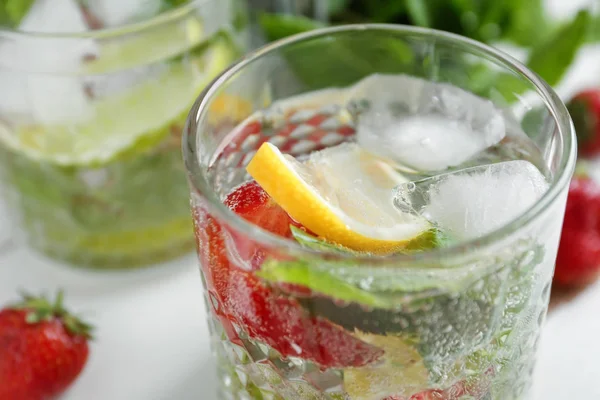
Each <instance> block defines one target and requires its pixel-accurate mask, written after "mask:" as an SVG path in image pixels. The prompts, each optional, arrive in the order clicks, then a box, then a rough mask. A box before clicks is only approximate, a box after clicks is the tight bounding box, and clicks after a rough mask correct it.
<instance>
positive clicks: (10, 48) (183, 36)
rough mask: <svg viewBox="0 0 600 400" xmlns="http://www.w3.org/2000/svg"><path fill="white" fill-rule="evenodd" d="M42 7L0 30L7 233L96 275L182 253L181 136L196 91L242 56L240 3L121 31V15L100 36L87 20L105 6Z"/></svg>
mask: <svg viewBox="0 0 600 400" xmlns="http://www.w3.org/2000/svg"><path fill="white" fill-rule="evenodd" d="M48 3H49V2H47V1H38V2H35V3H34V4H33V5H32V7H31V9H30V10H29V12H28V14H27V15H26V16H25V17H24V19H23V21H22V22H21V24H20V25H19V27H18V28H14V29H12V30H10V29H5V30H1V31H0V86H2V88H3V89H2V92H3V94H2V96H1V98H0V177H1V179H2V184H3V186H4V188H3V189H4V192H5V196H4V198H5V201H6V203H7V205H6V207H7V209H8V214H10V215H11V217H12V218H11V219H12V220H13V221H14V223H13V227H12V229H11V230H10V231H9V232H8V233H7V235H8V236H9V237H10V238H11V239H12V241H15V240H16V239H15V238H17V237H18V238H19V240H20V239H23V240H24V241H26V242H27V243H29V244H30V245H31V246H32V247H33V248H35V249H37V250H39V251H41V252H43V253H45V254H47V255H49V256H51V257H53V258H56V259H58V260H61V261H67V262H69V263H71V264H73V265H75V266H85V267H94V268H132V267H139V266H144V265H149V264H153V263H156V262H159V261H162V260H167V259H170V258H173V257H177V256H179V255H181V254H183V253H184V252H188V251H191V250H192V248H193V244H194V240H193V231H192V226H191V223H190V217H189V207H188V205H187V203H188V189H187V183H186V178H185V170H184V167H183V162H182V159H181V147H180V141H181V132H182V129H183V125H184V123H185V118H186V115H187V112H188V111H189V108H190V107H191V105H192V104H193V102H194V99H195V98H196V97H197V96H198V94H199V93H200V92H201V90H202V89H203V88H204V85H206V84H207V83H208V82H210V80H211V79H212V78H214V77H215V76H216V75H217V74H218V73H219V72H221V70H223V69H224V68H225V67H226V66H227V65H228V64H229V63H231V62H233V61H234V60H235V59H236V58H237V57H238V56H239V55H241V54H242V52H243V51H245V50H246V43H247V37H246V36H247V34H246V31H247V30H246V25H247V16H246V12H245V9H244V3H243V2H241V1H238V0H195V1H190V2H187V3H185V4H183V5H181V6H178V7H175V8H173V9H170V10H168V11H164V12H160V10H158V11H157V10H154V11H156V13H155V14H151V13H152V12H154V11H153V10H148V9H144V10H143V12H144V13H146V12H147V13H148V14H151V15H149V16H147V17H146V18H142V17H141V16H140V17H139V18H138V17H135V18H132V19H131V21H130V22H127V23H117V22H118V21H117V20H114V21H113V20H112V19H115V18H121V17H122V16H123V15H122V14H123V13H125V14H126V13H127V7H125V5H123V8H121V9H120V10H112V12H113V14H111V13H108V14H107V16H106V17H107V19H106V21H111V25H105V26H99V25H98V24H99V21H98V19H97V18H95V17H93V15H92V13H91V9H94V8H98V10H96V11H97V14H94V15H96V16H97V15H99V14H102V12H104V11H106V10H104V9H102V8H101V7H102V6H101V5H100V2H98V3H89V4H87V5H86V6H83V5H79V3H78V2H69V1H61V2H60V4H58V3H57V4H52V5H50V4H48ZM69 4H72V5H71V6H69ZM103 4H104V3H103ZM65 7H66V8H65ZM77 7H81V10H80V9H79V8H77ZM103 10H104V11H103ZM80 11H81V13H80ZM98 13H99V14H98ZM119 16H121V17H119ZM111 18H112V19H111ZM107 24H108V22H107ZM3 228H4V230H6V225H5V226H4V227H3Z"/></svg>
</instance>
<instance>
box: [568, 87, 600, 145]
mask: <svg viewBox="0 0 600 400" xmlns="http://www.w3.org/2000/svg"><path fill="white" fill-rule="evenodd" d="M567 108H568V110H569V114H571V118H573V124H574V125H575V131H576V133H577V144H578V150H579V154H580V155H582V156H588V157H590V156H594V155H596V154H599V153H600V88H597V89H589V90H585V91H583V92H580V93H578V94H577V95H575V97H573V98H572V99H571V100H570V101H569V102H568V103H567Z"/></svg>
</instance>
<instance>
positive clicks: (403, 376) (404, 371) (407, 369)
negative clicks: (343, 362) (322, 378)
mask: <svg viewBox="0 0 600 400" xmlns="http://www.w3.org/2000/svg"><path fill="white" fill-rule="evenodd" d="M355 336H357V337H358V338H360V339H361V340H363V341H365V342H367V343H370V344H372V345H374V346H377V347H379V348H381V349H383V351H384V355H383V359H382V363H380V364H377V365H369V366H366V367H361V368H347V369H345V370H344V389H345V390H346V392H347V393H348V394H349V395H350V399H352V400H381V399H385V398H389V397H392V396H399V397H400V398H409V397H410V396H411V395H413V394H415V393H418V392H421V391H422V390H424V389H426V388H427V386H428V380H429V372H428V370H427V368H426V367H425V364H424V363H423V359H422V358H421V355H420V354H419V352H418V351H417V350H416V349H415V347H414V346H413V345H411V342H410V340H407V339H403V338H402V337H400V336H383V335H374V334H369V333H361V332H356V334H355Z"/></svg>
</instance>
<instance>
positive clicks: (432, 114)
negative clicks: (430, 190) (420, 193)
mask: <svg viewBox="0 0 600 400" xmlns="http://www.w3.org/2000/svg"><path fill="white" fill-rule="evenodd" d="M351 93H352V94H351V97H352V98H353V101H354V102H360V101H361V100H366V101H367V103H368V107H367V108H366V110H364V111H362V112H360V113H359V115H358V117H357V119H358V121H357V140H358V143H359V144H360V145H361V146H362V147H363V148H365V149H367V150H369V151H371V152H372V153H374V154H377V155H379V156H381V157H384V158H386V159H389V160H392V161H393V162H394V163H396V164H398V165H399V166H405V167H410V168H413V169H415V170H418V171H442V170H444V169H447V168H449V167H454V166H458V165H460V164H462V163H464V162H465V161H468V160H469V159H471V158H473V157H474V156H476V155H477V154H478V153H480V152H482V151H484V150H485V149H487V148H489V147H491V146H493V145H495V144H497V143H499V142H500V141H501V140H502V139H503V138H504V137H505V135H506V132H505V131H506V130H505V123H504V118H503V115H502V112H501V111H500V110H498V109H497V108H496V107H495V106H494V104H493V103H492V102H491V101H489V100H486V99H483V98H480V97H478V96H475V95H473V94H472V93H469V92H466V91H464V90H462V89H460V88H458V87H455V86H452V85H449V84H445V83H435V82H429V81H426V80H423V79H419V78H415V77H411V76H407V75H379V74H376V75H372V76H370V77H368V78H366V79H364V80H363V81H361V82H359V83H358V84H357V85H356V86H355V87H354V88H353V89H352V91H351Z"/></svg>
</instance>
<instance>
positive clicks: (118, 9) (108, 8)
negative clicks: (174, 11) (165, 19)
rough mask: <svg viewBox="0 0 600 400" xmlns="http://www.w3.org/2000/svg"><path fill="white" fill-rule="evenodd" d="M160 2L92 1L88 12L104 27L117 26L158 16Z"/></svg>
mask: <svg viewBox="0 0 600 400" xmlns="http://www.w3.org/2000/svg"><path fill="white" fill-rule="evenodd" d="M160 6H161V0H125V1H124V0H94V1H89V2H87V7H88V10H89V11H90V12H91V13H92V14H93V15H94V16H95V17H96V18H98V19H100V21H102V23H103V24H104V25H105V26H118V25H123V24H126V23H128V22H132V21H135V20H142V19H147V18H149V17H151V16H153V15H156V14H158V12H159V10H160Z"/></svg>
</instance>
